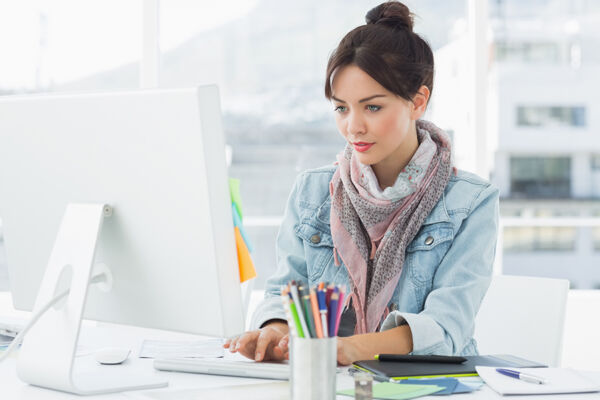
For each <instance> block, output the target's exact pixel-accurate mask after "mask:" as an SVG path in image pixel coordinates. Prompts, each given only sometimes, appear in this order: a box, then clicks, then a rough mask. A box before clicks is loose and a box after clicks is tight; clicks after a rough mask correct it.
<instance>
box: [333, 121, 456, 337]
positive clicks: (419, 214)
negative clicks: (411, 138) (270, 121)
mask: <svg viewBox="0 0 600 400" xmlns="http://www.w3.org/2000/svg"><path fill="white" fill-rule="evenodd" d="M417 135H418V138H419V147H418V149H417V151H416V152H415V154H414V155H413V157H412V159H411V161H410V162H409V164H408V165H407V166H406V168H404V170H403V171H402V172H401V174H400V176H399V179H400V178H401V176H402V174H404V176H405V177H406V176H408V178H413V176H412V175H411V172H412V173H414V177H415V178H416V179H414V180H413V179H409V180H408V182H409V186H410V187H409V190H408V192H406V193H407V195H406V196H404V197H402V198H400V199H397V200H386V199H382V198H378V197H374V196H373V195H371V194H370V193H369V191H368V190H366V189H365V187H364V186H365V185H364V182H361V176H362V175H361V172H360V171H361V170H360V168H361V164H360V163H359V162H358V159H357V157H356V156H355V155H354V153H353V150H352V147H351V146H350V145H347V146H346V148H345V149H344V150H343V151H342V152H341V153H340V154H338V156H337V159H338V163H339V166H338V169H337V170H336V171H335V173H334V175H333V177H332V179H331V182H330V194H331V217H330V224H331V234H332V237H333V245H334V250H333V252H334V259H335V264H336V265H337V266H339V265H340V263H339V258H338V257H340V258H341V259H342V261H343V262H344V264H345V265H346V267H347V269H348V273H349V276H350V279H351V293H350V296H349V297H348V300H351V301H352V305H353V307H354V311H355V314H356V328H355V333H367V332H375V331H377V330H378V328H379V325H380V323H381V322H382V320H383V318H384V317H385V316H386V315H387V312H388V310H387V304H388V303H389V301H390V299H391V297H392V295H393V293H394V290H395V288H396V285H397V283H398V280H399V279H400V272H401V271H402V266H403V264H404V256H405V251H406V247H407V246H408V245H409V244H410V242H411V241H412V240H413V239H414V237H415V235H416V234H417V232H418V231H419V229H420V228H421V226H422V224H423V222H424V221H425V218H426V217H427V216H428V215H429V213H430V212H431V210H432V209H433V207H434V206H435V204H436V203H437V202H438V200H439V199H440V197H441V196H442V193H443V192H444V189H445V188H446V184H447V183H448V181H449V179H450V174H451V172H452V170H453V168H452V164H451V148H450V141H449V138H448V136H447V134H446V133H445V132H444V131H442V130H441V129H439V128H438V127H436V126H435V125H434V124H432V123H431V122H427V121H422V120H419V121H417ZM363 178H364V176H363ZM394 186H396V185H394Z"/></svg>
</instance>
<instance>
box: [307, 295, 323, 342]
mask: <svg viewBox="0 0 600 400" xmlns="http://www.w3.org/2000/svg"><path fill="white" fill-rule="evenodd" d="M309 297H310V305H311V306H312V313H313V318H314V322H315V330H316V332H317V337H318V338H322V337H323V328H322V324H321V318H320V315H321V314H320V313H319V302H318V301H317V295H316V293H315V289H310V292H309Z"/></svg>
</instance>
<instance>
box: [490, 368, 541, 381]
mask: <svg viewBox="0 0 600 400" xmlns="http://www.w3.org/2000/svg"><path fill="white" fill-rule="evenodd" d="M496 371H497V372H499V373H501V374H502V375H506V376H510V377H511V378H515V379H520V380H522V381H525V382H530V383H537V384H538V385H541V384H544V383H546V382H548V381H547V379H546V378H542V377H541V376H535V375H530V374H524V373H522V372H519V371H514V370H512V369H505V368H496Z"/></svg>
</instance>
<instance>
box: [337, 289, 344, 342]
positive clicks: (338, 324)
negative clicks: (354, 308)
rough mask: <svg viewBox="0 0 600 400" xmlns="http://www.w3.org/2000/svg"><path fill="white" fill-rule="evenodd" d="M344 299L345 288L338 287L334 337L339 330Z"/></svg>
mask: <svg viewBox="0 0 600 400" xmlns="http://www.w3.org/2000/svg"><path fill="white" fill-rule="evenodd" d="M345 297H346V287H344V286H341V287H340V299H339V301H338V310H337V317H336V319H335V335H336V336H337V334H338V331H339V330H340V320H341V319H342V312H344V300H345Z"/></svg>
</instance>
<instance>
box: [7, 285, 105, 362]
mask: <svg viewBox="0 0 600 400" xmlns="http://www.w3.org/2000/svg"><path fill="white" fill-rule="evenodd" d="M105 279H106V277H105V274H104V273H101V274H98V275H94V276H93V277H92V279H90V284H96V283H101V282H104V281H105ZM70 291H71V289H66V290H64V291H62V292H61V293H59V294H58V295H56V297H54V298H53V299H52V300H50V301H49V302H48V303H47V304H46V305H44V307H42V308H41V309H40V310H39V311H38V312H37V313H35V314H34V315H33V316H32V317H31V319H30V320H29V322H28V323H27V325H25V327H24V328H23V329H22V330H21V332H19V333H18V334H17V336H15V338H14V339H13V340H12V342H10V345H9V346H8V347H7V348H6V350H4V352H3V353H2V354H0V362H2V361H4V360H5V359H6V358H8V356H9V355H10V354H11V353H12V352H13V351H14V349H16V348H17V346H18V345H19V344H21V342H22V341H23V338H24V337H25V335H26V334H27V332H28V331H29V330H30V329H31V328H32V327H33V326H34V325H35V324H36V322H37V321H38V320H39V319H40V318H41V317H42V315H44V314H46V311H48V310H49V309H50V307H53V306H54V305H55V304H56V303H58V302H59V301H61V300H62V299H63V298H64V297H66V296H67V295H68V294H69V292H70Z"/></svg>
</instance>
